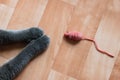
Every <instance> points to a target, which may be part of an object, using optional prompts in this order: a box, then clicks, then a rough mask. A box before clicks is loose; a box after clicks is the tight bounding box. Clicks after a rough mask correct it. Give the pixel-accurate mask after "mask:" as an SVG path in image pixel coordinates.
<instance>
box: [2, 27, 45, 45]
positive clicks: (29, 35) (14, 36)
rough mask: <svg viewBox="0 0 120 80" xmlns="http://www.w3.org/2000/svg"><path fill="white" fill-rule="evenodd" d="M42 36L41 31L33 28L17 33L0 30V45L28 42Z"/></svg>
mask: <svg viewBox="0 0 120 80" xmlns="http://www.w3.org/2000/svg"><path fill="white" fill-rule="evenodd" d="M42 35H43V31H42V30H41V29H39V28H35V27H33V28H29V29H26V30H19V31H7V30H0V45H4V44H9V43H15V42H30V41H31V40H33V39H37V38H38V37H41V36H42Z"/></svg>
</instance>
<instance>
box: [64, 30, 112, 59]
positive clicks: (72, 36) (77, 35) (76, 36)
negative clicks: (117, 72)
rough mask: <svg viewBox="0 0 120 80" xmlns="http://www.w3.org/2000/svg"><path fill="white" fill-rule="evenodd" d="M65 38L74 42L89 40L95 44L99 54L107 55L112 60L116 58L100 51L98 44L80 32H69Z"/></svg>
mask: <svg viewBox="0 0 120 80" xmlns="http://www.w3.org/2000/svg"><path fill="white" fill-rule="evenodd" d="M64 36H65V37H66V38H68V39H71V40H74V41H80V40H88V41H91V42H93V43H94V45H95V48H96V50H97V51H99V52H101V53H103V54H106V55H108V56H110V57H112V58H113V57H114V56H113V55H111V54H110V53H108V52H105V51H103V50H101V49H99V47H98V45H97V43H96V41H95V40H93V39H89V38H86V37H84V36H83V35H82V34H81V33H80V32H76V31H74V32H67V33H65V34H64Z"/></svg>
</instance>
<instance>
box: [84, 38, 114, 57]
mask: <svg viewBox="0 0 120 80" xmlns="http://www.w3.org/2000/svg"><path fill="white" fill-rule="evenodd" d="M84 40H88V41H91V42H93V43H94V45H95V48H96V49H97V51H99V52H101V53H103V54H106V55H108V56H110V57H112V58H113V57H114V56H113V55H111V54H110V53H108V52H105V51H103V50H101V49H99V47H98V45H97V43H96V41H95V40H93V39H89V38H84Z"/></svg>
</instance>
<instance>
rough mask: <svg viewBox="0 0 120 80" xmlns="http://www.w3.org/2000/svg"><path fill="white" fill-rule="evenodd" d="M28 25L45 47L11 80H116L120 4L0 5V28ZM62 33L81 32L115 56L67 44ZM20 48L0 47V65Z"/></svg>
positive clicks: (49, 1) (17, 1) (35, 0)
mask: <svg viewBox="0 0 120 80" xmlns="http://www.w3.org/2000/svg"><path fill="white" fill-rule="evenodd" d="M33 26H35V27H40V28H42V29H43V30H44V31H45V34H47V35H48V36H49V37H50V39H51V42H50V45H49V48H48V49H47V50H46V51H45V52H44V54H42V55H40V56H38V57H37V58H36V59H34V60H33V61H31V63H30V64H28V66H27V67H26V68H25V69H24V70H23V72H22V73H21V74H20V75H19V76H18V77H17V78H16V79H15V80H119V78H120V75H119V74H120V31H119V30H120V0H0V29H14V30H20V29H25V28H29V27H33ZM66 31H80V32H82V33H83V35H84V36H86V37H89V38H92V39H95V40H96V41H97V43H98V45H99V47H100V48H101V49H103V50H105V51H107V52H110V53H111V54H113V55H114V56H115V57H114V58H110V57H109V56H107V55H104V54H102V53H99V52H98V51H97V50H96V49H95V47H94V45H93V44H92V43H91V42H88V41H81V42H78V43H77V44H74V43H71V42H68V41H67V40H66V39H65V38H63V35H64V32H66ZM24 46H25V45H23V44H15V45H8V46H5V47H0V65H2V64H3V63H5V62H7V61H9V60H10V59H11V58H13V57H14V56H16V55H17V54H19V52H20V51H21V50H22V48H23V47H24Z"/></svg>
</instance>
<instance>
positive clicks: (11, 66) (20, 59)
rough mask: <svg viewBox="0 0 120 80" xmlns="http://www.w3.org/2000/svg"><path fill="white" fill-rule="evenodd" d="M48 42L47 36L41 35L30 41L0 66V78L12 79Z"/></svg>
mask: <svg viewBox="0 0 120 80" xmlns="http://www.w3.org/2000/svg"><path fill="white" fill-rule="evenodd" d="M48 44H49V38H48V37H47V36H42V37H40V38H38V39H36V40H33V41H31V42H30V43H29V44H28V45H27V46H26V47H25V48H24V49H23V51H22V52H21V53H20V54H19V55H17V56H16V57H15V58H14V59H12V60H11V61H9V62H8V63H6V64H4V65H3V66H2V67H0V80H13V79H14V78H15V77H16V76H17V75H18V74H19V73H20V72H21V71H22V70H23V68H24V67H25V66H26V65H27V64H28V63H29V62H30V61H31V60H32V59H33V58H34V57H36V56H37V55H38V54H39V53H41V52H43V51H44V50H45V49H46V48H47V46H48Z"/></svg>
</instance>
